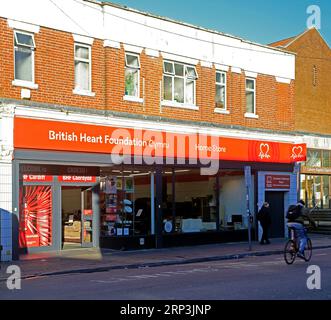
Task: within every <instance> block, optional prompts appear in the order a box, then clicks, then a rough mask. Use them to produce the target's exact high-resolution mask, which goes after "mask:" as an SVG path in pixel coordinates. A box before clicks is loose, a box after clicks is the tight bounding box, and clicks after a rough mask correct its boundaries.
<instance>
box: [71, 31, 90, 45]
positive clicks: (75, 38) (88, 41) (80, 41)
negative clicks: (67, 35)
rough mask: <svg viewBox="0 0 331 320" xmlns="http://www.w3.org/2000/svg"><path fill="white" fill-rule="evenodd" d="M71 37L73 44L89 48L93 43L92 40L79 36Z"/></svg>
mask: <svg viewBox="0 0 331 320" xmlns="http://www.w3.org/2000/svg"><path fill="white" fill-rule="evenodd" d="M72 36H73V38H74V41H75V42H79V43H83V44H87V45H90V46H91V45H92V44H93V41H94V39H93V38H90V37H85V36H81V35H79V34H73V35H72Z"/></svg>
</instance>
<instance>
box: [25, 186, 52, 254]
mask: <svg viewBox="0 0 331 320" xmlns="http://www.w3.org/2000/svg"><path fill="white" fill-rule="evenodd" d="M20 199H21V204H22V205H21V209H20V225H19V228H20V232H19V245H20V247H21V248H32V247H46V246H51V245H52V188H51V186H24V187H23V188H22V191H21V193H20Z"/></svg>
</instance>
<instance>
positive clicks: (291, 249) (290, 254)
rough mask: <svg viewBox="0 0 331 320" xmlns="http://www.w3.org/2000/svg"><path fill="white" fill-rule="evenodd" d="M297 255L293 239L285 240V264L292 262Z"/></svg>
mask: <svg viewBox="0 0 331 320" xmlns="http://www.w3.org/2000/svg"><path fill="white" fill-rule="evenodd" d="M296 256H297V250H296V245H295V242H294V241H293V240H289V241H287V243H286V245H285V249H284V260H285V262H286V263H287V264H292V263H293V262H294V260H295V258H296Z"/></svg>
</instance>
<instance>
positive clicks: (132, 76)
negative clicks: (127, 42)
mask: <svg viewBox="0 0 331 320" xmlns="http://www.w3.org/2000/svg"><path fill="white" fill-rule="evenodd" d="M139 73H140V61H139V56H138V55H136V54H133V53H126V54H125V95H126V96H131V97H137V98H139V95H140V94H139V93H140V86H139V81H140V80H139V77H140V74H139Z"/></svg>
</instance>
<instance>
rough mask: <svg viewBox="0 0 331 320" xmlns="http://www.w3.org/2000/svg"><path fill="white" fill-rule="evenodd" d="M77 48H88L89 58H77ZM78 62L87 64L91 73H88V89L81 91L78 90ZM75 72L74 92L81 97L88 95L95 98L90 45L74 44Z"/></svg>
mask: <svg viewBox="0 0 331 320" xmlns="http://www.w3.org/2000/svg"><path fill="white" fill-rule="evenodd" d="M76 47H82V48H87V49H88V52H89V58H88V59H84V58H78V57H76ZM76 61H79V62H85V63H86V62H87V63H88V64H89V73H88V77H89V79H88V86H89V87H88V89H87V90H86V89H81V88H77V84H76ZM74 68H75V69H74V72H75V89H74V90H73V93H75V94H79V95H87V96H94V95H95V94H94V93H93V92H92V48H91V46H90V45H88V44H84V43H80V42H75V44H74Z"/></svg>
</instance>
